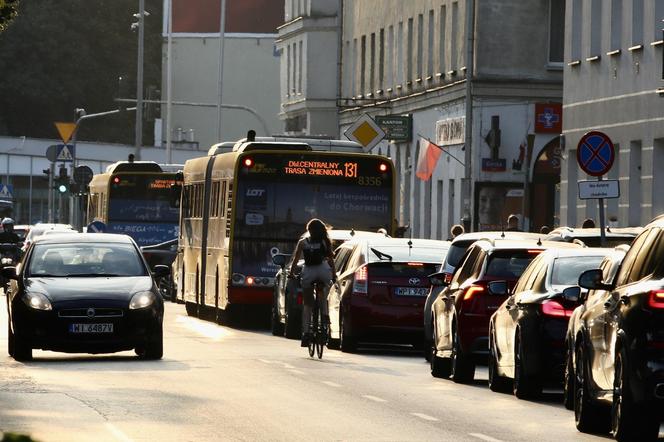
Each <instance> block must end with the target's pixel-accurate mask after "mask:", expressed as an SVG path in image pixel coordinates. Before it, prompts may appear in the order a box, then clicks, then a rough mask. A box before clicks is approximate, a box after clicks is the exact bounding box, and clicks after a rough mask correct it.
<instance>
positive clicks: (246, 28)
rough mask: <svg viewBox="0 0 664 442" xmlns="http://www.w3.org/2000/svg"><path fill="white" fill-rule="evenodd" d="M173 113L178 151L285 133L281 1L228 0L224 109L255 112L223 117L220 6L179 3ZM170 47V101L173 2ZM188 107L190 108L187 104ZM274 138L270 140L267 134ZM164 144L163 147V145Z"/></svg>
mask: <svg viewBox="0 0 664 442" xmlns="http://www.w3.org/2000/svg"><path fill="white" fill-rule="evenodd" d="M172 1H173V26H172V30H173V34H172V42H173V43H172V79H173V80H172V81H173V85H172V90H173V95H172V100H173V102H174V103H180V104H174V105H173V107H172V118H171V128H172V130H171V134H172V138H171V139H172V140H174V145H180V146H182V147H186V148H191V149H200V150H201V151H207V149H208V148H209V147H210V146H211V145H212V144H215V143H217V142H219V141H228V140H237V139H239V138H242V137H244V136H246V133H247V130H248V129H254V130H256V132H257V134H258V135H270V134H272V133H280V132H281V130H280V128H281V123H280V121H279V117H278V114H279V54H278V52H277V51H276V48H275V41H276V37H277V29H276V28H277V26H278V25H279V24H281V23H282V21H283V3H282V2H277V1H274V0H227V3H226V20H225V22H226V26H225V33H224V48H223V52H224V57H223V58H224V63H223V65H224V66H223V70H224V76H223V81H222V102H223V103H224V104H228V105H236V106H243V107H247V108H250V109H251V110H253V111H254V112H255V114H258V117H257V116H256V115H255V114H252V113H250V112H248V111H246V110H243V109H222V112H221V134H222V135H221V137H222V140H219V139H218V136H217V132H218V129H217V121H218V111H217V103H218V102H219V99H218V98H219V95H218V91H219V54H220V47H219V42H220V41H219V35H220V32H219V29H220V22H221V20H220V3H221V2H220V1H219V0H172ZM164 11H165V13H164V46H163V54H164V57H163V59H162V60H163V64H162V89H161V95H162V98H163V99H164V100H165V99H166V96H167V52H168V48H167V46H168V45H167V42H168V21H167V20H168V14H167V11H168V0H164ZM182 103H186V104H182ZM161 114H162V119H161V122H160V124H161V132H162V143H164V144H165V140H166V118H167V112H166V105H162V107H161ZM266 132H269V133H266ZM156 144H157V143H156Z"/></svg>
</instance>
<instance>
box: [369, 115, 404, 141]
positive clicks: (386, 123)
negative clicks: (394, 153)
mask: <svg viewBox="0 0 664 442" xmlns="http://www.w3.org/2000/svg"><path fill="white" fill-rule="evenodd" d="M376 124H377V125H378V126H380V128H381V129H383V131H385V139H386V140H392V141H410V140H411V139H412V138H413V135H412V134H413V118H412V117H411V116H410V115H377V116H376Z"/></svg>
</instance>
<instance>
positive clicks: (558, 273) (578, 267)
mask: <svg viewBox="0 0 664 442" xmlns="http://www.w3.org/2000/svg"><path fill="white" fill-rule="evenodd" d="M602 259H604V257H603V256H584V257H583V258H581V259H579V257H571V256H570V257H569V258H557V259H556V260H555V261H553V269H552V272H551V285H565V286H570V285H577V284H578V283H579V275H581V273H583V272H585V271H586V270H590V269H596V268H598V267H599V264H600V263H601V262H602Z"/></svg>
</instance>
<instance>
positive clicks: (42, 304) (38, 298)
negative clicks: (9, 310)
mask: <svg viewBox="0 0 664 442" xmlns="http://www.w3.org/2000/svg"><path fill="white" fill-rule="evenodd" d="M23 302H25V304H26V305H27V306H28V307H30V308H33V309H35V310H53V307H52V306H51V301H49V300H48V298H47V297H46V295H44V294H42V293H35V292H25V294H24V295H23Z"/></svg>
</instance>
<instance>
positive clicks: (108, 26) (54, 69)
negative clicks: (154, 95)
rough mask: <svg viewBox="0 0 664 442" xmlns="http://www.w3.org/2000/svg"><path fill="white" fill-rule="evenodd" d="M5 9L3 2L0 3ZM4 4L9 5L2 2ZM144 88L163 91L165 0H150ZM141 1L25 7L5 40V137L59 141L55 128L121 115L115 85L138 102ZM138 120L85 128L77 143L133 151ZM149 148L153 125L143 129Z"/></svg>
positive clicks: (1, 111)
mask: <svg viewBox="0 0 664 442" xmlns="http://www.w3.org/2000/svg"><path fill="white" fill-rule="evenodd" d="M0 1H1V0H0ZM5 1H7V0H5ZM145 4H146V10H147V11H149V12H150V15H149V16H148V17H146V18H145V25H146V26H145V62H144V86H145V88H146V89H147V87H148V86H149V85H156V86H157V87H159V85H160V84H161V43H162V38H161V26H162V19H161V16H162V2H161V0H146V2H145ZM136 12H138V1H137V0H58V1H48V2H45V1H43V0H42V1H40V0H21V3H20V8H19V13H18V15H17V16H16V18H15V19H14V22H13V24H12V26H10V27H8V28H7V29H6V30H5V31H4V32H2V33H0V134H2V135H6V136H23V135H25V136H28V137H35V138H57V136H58V135H57V131H56V130H55V127H54V125H53V123H54V122H55V121H74V119H75V115H74V109H75V108H84V109H85V110H86V111H87V113H88V114H91V113H97V112H104V111H108V110H112V109H116V108H117V103H116V102H115V101H114V99H115V98H116V96H117V93H118V77H119V76H123V77H124V78H126V79H127V80H128V82H129V87H128V88H127V89H128V90H129V91H130V92H129V95H130V96H129V97H125V98H135V97H136V92H135V91H136V86H135V84H136V83H135V79H136V67H137V59H136V58H137V50H138V35H137V33H136V32H132V31H131V30H130V26H131V23H132V22H133V21H135V20H136V19H134V17H133V14H135V13H136ZM134 119H135V114H134V113H133V112H127V113H125V114H123V115H121V116H111V117H102V118H100V119H91V120H87V121H86V122H85V124H84V125H82V126H81V128H80V130H79V134H78V137H79V140H89V141H103V142H117V143H128V144H133V139H134ZM144 129H145V131H144V134H145V136H144V143H146V144H147V143H149V142H150V141H151V138H149V135H150V133H151V130H152V128H151V125H149V124H144Z"/></svg>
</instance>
